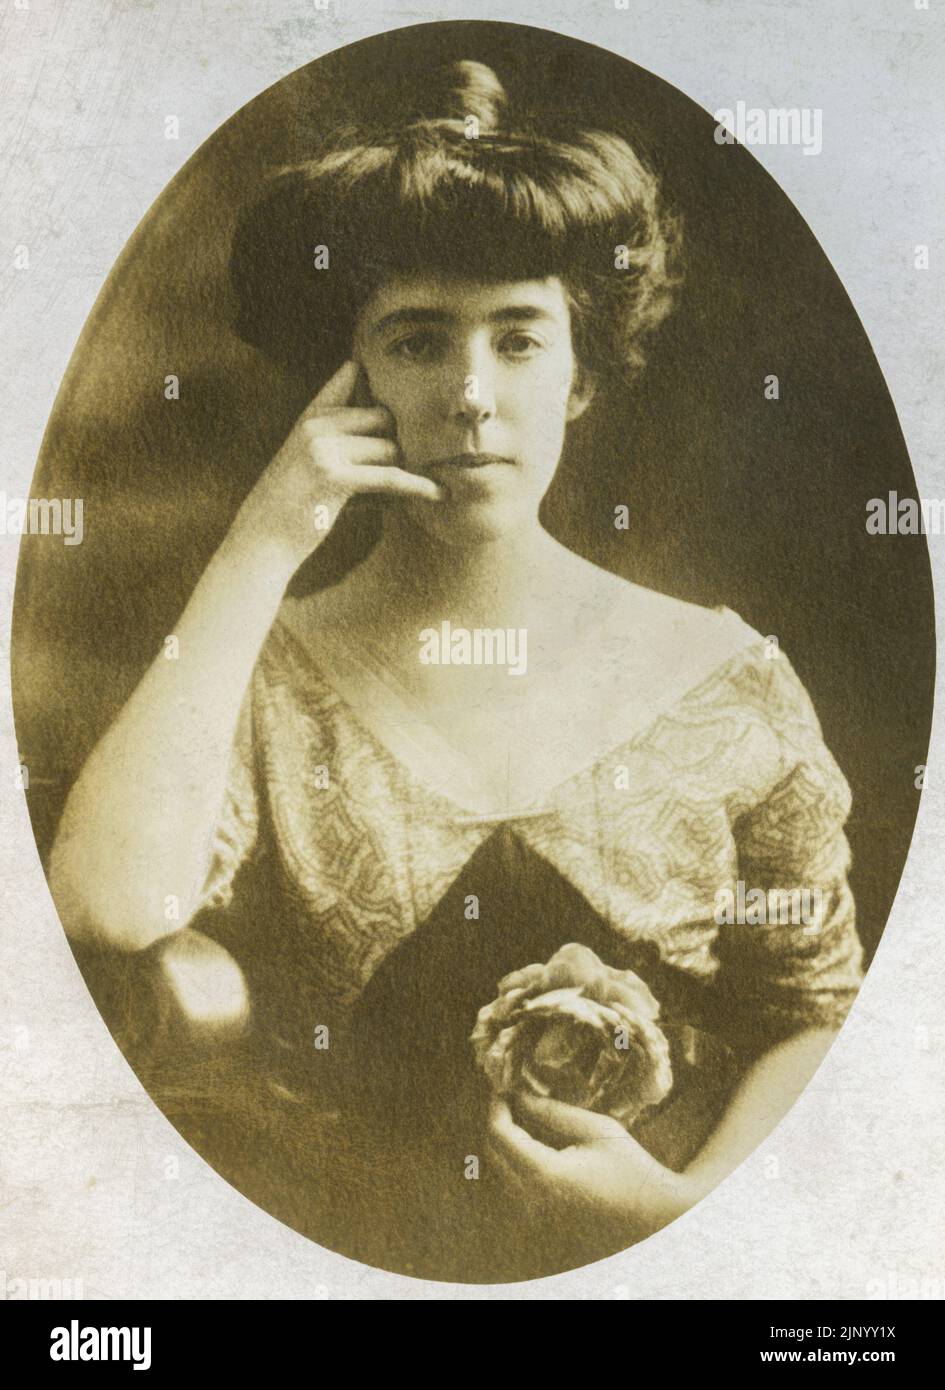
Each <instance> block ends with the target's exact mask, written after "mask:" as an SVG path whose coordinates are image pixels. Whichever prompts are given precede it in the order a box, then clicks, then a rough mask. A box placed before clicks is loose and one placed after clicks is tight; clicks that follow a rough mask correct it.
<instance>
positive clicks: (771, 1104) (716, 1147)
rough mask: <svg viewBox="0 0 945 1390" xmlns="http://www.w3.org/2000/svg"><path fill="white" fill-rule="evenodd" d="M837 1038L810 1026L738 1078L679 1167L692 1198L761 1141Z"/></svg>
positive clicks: (831, 1032)
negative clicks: (706, 1134)
mask: <svg viewBox="0 0 945 1390" xmlns="http://www.w3.org/2000/svg"><path fill="white" fill-rule="evenodd" d="M836 1036H837V1034H836V1030H835V1029H832V1028H810V1029H805V1031H804V1032H801V1033H796V1034H794V1035H793V1036H792V1037H790V1038H787V1039H785V1040H784V1041H783V1042H781V1043H778V1044H777V1045H776V1046H775V1047H772V1048H770V1049H769V1050H768V1051H767V1052H764V1053H763V1054H762V1055H761V1056H760V1057H759V1058H758V1059H757V1061H755V1062H754V1063H753V1064H752V1066H751V1067H750V1068H749V1070H748V1071H747V1072H746V1073H745V1075H744V1076H743V1077H742V1079H741V1081H740V1082H739V1085H738V1087H737V1088H736V1090H735V1092H734V1093H733V1095H732V1097H731V1099H730V1101H729V1103H728V1106H727V1107H726V1110H725V1113H724V1114H723V1115H722V1117H721V1119H720V1121H719V1123H718V1125H717V1126H716V1128H715V1129H714V1130H713V1132H712V1134H711V1136H710V1138H709V1139H708V1141H707V1142H706V1144H705V1145H704V1146H703V1147H702V1149H701V1150H700V1151H699V1153H698V1154H697V1155H696V1157H695V1158H694V1159H693V1160H692V1162H691V1163H690V1164H689V1166H688V1167H687V1168H686V1170H685V1178H686V1180H687V1183H688V1184H689V1185H690V1187H691V1196H692V1200H694V1201H698V1200H699V1198H700V1197H703V1196H705V1194H706V1193H707V1192H711V1190H712V1188H713V1187H715V1185H716V1184H717V1183H719V1182H721V1180H722V1179H723V1178H724V1177H726V1176H727V1175H728V1174H729V1173H731V1172H732V1171H733V1170H734V1169H735V1168H737V1167H738V1165H739V1164H740V1163H741V1162H742V1161H743V1160H744V1159H746V1158H747V1157H748V1155H749V1154H751V1153H753V1152H754V1150H755V1149H756V1148H757V1147H758V1145H759V1144H760V1143H761V1142H762V1140H763V1139H766V1138H767V1137H768V1135H769V1134H770V1133H771V1131H772V1130H773V1129H774V1127H775V1126H776V1125H777V1124H778V1122H779V1121H780V1120H782V1119H783V1118H784V1116H785V1115H786V1114H787V1112H788V1111H789V1110H790V1108H791V1106H792V1105H793V1104H794V1102H795V1101H796V1100H797V1098H798V1096H799V1095H800V1094H801V1092H802V1091H803V1090H804V1088H805V1086H806V1085H807V1083H808V1082H809V1081H810V1079H811V1077H812V1076H813V1074H814V1072H815V1071H816V1070H817V1068H818V1067H819V1066H820V1063H821V1062H822V1061H823V1059H824V1057H825V1056H826V1054H827V1052H828V1050H829V1048H830V1045H831V1043H832V1042H833V1040H834V1038H835V1037H836Z"/></svg>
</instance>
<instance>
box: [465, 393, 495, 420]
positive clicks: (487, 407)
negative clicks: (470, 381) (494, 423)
mask: <svg viewBox="0 0 945 1390" xmlns="http://www.w3.org/2000/svg"><path fill="white" fill-rule="evenodd" d="M456 414H457V416H458V418H459V419H461V420H466V421H468V422H469V423H470V424H475V425H480V424H482V423H483V422H484V421H485V420H491V419H492V417H493V415H494V414H495V406H494V404H492V402H491V401H485V400H483V399H482V398H481V397H480V396H478V395H470V396H467V395H466V394H465V392H464V394H463V398H462V400H461V401H460V402H459V404H458V405H457V408H456Z"/></svg>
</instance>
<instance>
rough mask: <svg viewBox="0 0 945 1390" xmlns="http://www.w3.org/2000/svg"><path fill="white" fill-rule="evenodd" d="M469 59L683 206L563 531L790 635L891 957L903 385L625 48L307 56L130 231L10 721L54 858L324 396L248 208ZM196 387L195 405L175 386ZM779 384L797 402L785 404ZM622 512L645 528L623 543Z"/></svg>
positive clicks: (769, 210)
mask: <svg viewBox="0 0 945 1390" xmlns="http://www.w3.org/2000/svg"><path fill="white" fill-rule="evenodd" d="M457 58H474V59H478V60H480V61H482V62H485V63H488V64H489V65H490V66H492V67H494V68H495V70H496V72H497V74H498V76H499V78H500V79H501V80H502V81H503V82H504V84H505V85H506V88H507V89H508V90H509V92H510V94H511V96H512V98H513V102H514V103H516V104H517V103H519V102H520V103H521V104H522V105H524V106H525V107H530V106H531V107H534V106H538V107H545V108H546V109H550V110H554V111H556V112H560V111H562V110H565V109H570V110H573V111H575V112H576V113H578V114H579V115H580V117H581V118H582V119H584V120H585V121H586V122H587V123H588V124H589V125H599V126H601V127H604V128H612V129H614V130H616V131H618V132H620V133H622V134H623V135H625V136H626V138H628V139H629V140H630V141H631V143H635V144H636V145H637V146H638V147H639V148H640V149H641V152H642V153H644V154H645V155H646V156H647V157H648V158H649V159H650V161H651V163H652V164H653V165H654V166H655V167H656V169H657V171H658V172H659V173H660V174H661V175H662V176H663V178H664V181H665V187H666V191H667V193H668V195H669V197H670V199H671V201H672V202H673V204H674V205H675V206H676V207H677V208H678V210H679V211H680V212H681V213H682V215H683V218H684V237H685V246H686V267H687V272H686V283H685V285H684V286H683V290H682V295H681V299H680V302H679V305H678V307H677V309H676V311H675V313H674V314H673V315H672V316H671V318H670V319H669V320H668V321H667V323H666V324H664V326H663V327H662V329H660V330H659V332H658V333H657V335H656V336H655V337H654V339H653V340H652V342H651V346H650V352H649V366H648V368H647V370H646V372H645V373H644V375H643V376H642V377H641V378H640V380H639V382H638V383H637V384H636V386H635V387H634V388H633V390H632V391H631V390H627V391H625V392H624V393H623V394H622V395H621V396H620V397H619V398H616V399H615V398H610V399H608V400H606V401H605V400H601V399H600V398H599V399H598V401H597V402H596V403H595V405H594V407H593V408H592V409H591V411H589V412H588V414H587V415H586V416H585V417H584V419H583V420H581V421H580V422H578V424H577V425H576V426H575V427H573V432H572V434H571V435H570V436H569V440H568V445H567V448H566V452H565V456H564V459H563V461H562V464H561V468H560V470H559V474H558V477H557V478H556V479H555V483H554V485H553V487H552V490H551V492H550V493H549V495H548V497H547V498H546V500H545V503H544V506H543V512H542V515H543V519H544V521H545V525H546V526H547V528H548V530H549V531H551V532H552V533H553V534H554V535H555V536H557V537H558V538H559V539H560V540H562V541H563V542H564V543H565V544H567V545H569V546H571V547H572V548H573V549H574V550H576V551H579V552H580V553H582V554H584V555H586V556H588V557H589V558H590V559H592V560H594V561H596V562H597V563H599V564H601V565H603V566H605V567H606V568H608V569H610V570H613V571H614V572H615V573H618V574H621V575H623V576H625V577H627V578H629V579H632V580H634V581H635V582H637V583H642V584H646V585H649V586H652V587H654V588H657V589H660V590H662V591H664V592H667V593H671V594H674V595H677V596H679V597H681V598H684V599H688V600H690V601H693V602H697V603H701V604H706V605H715V604H719V603H725V604H727V605H728V606H729V607H730V608H733V609H735V610H736V611H737V612H738V613H740V614H741V615H742V617H743V618H745V620H746V621H747V622H749V623H750V624H751V625H752V626H754V627H756V628H758V629H759V630H760V631H761V632H763V633H766V634H768V633H771V634H775V635H776V636H777V637H778V639H779V641H780V644H781V647H782V648H783V650H784V651H785V652H786V653H787V654H788V656H789V657H790V659H791V660H792V662H793V663H794V665H795V667H796V669H797V671H798V673H799V675H800V677H801V679H802V680H803V681H804V683H805V684H806V686H807V688H808V690H809V691H810V694H811V697H812V699H813V701H814V704H815V706H816V708H817V711H818V713H819V715H820V719H821V723H822V726H823V731H824V737H825V739H826V741H827V743H828V745H829V747H830V748H831V749H832V751H833V752H834V754H835V756H836V758H837V760H838V762H839V763H840V766H841V767H842V769H843V770H844V772H845V773H846V775H847V777H848V778H849V781H850V783H851V786H852V788H853V796H854V809H853V814H852V817H851V820H850V823H849V827H848V830H849V835H850V840H851V843H852V848H853V863H854V869H853V875H852V883H853V890H854V894H855V896H856V900H857V904H858V920H859V925H860V931H861V935H862V936H863V939H864V942H865V943H866V945H867V948H868V949H870V950H872V948H873V947H874V946H875V944H876V942H877V940H878V938H879V935H880V933H881V931H882V928H883V926H884V924H885V921H886V917H887V914H888V912H889V908H890V906H891V903H892V899H893V896H894V894H895V891H896V887H897V885H898V882H899V877H900V874H901V871H902V866H903V863H904V860H905V856H906V853H907V850H908V846H909V842H910V840H911V836H912V829H913V824H914V820H915V814H916V810H917V805H918V796H919V793H918V791H917V790H916V788H915V769H916V767H917V765H918V764H921V763H924V762H925V758H926V750H927V747H928V733H929V723H930V719H931V708H932V688H933V676H934V652H935V642H934V637H935V634H934V620H933V609H932V588H931V578H930V570H929V560H928V550H927V546H926V543H925V539H924V537H895V536H893V537H883V536H868V535H867V534H866V530H865V518H866V510H865V508H866V502H867V500H868V499H869V498H871V497H874V496H885V495H886V494H887V493H888V492H889V491H891V490H894V491H897V492H898V493H899V494H900V496H915V495H916V494H915V484H914V480H913V477H912V472H911V468H910V464H909V459H908V456H907V453H906V449H905V445H904V442H903V439H902V435H901V431H900V428H899V424H898V421H897V418H896V414H895V410H894V408H893V405H892V402H891V400H890V397H889V393H888V391H887V389H886V385H885V382H884V380H883V377H882V374H881V372H880V370H879V367H878V365H877V363H876V360H875V357H874V355H873V352H872V349H871V348H870V345H869V342H868V341H867V338H866V335H865V333H864V330H863V328H862V325H861V324H860V321H859V319H858V317H857V315H856V313H855V311H854V309H853V307H852V305H851V304H850V301H849V299H848V298H847V295H846V293H845V292H844V290H843V287H842V286H841V284H840V282H839V281H838V279H837V277H836V275H835V274H834V272H833V270H832V268H831V266H830V265H829V263H828V262H827V260H826V258H825V256H824V254H823V252H822V251H821V249H820V247H819V246H818V244H817V242H816V241H815V239H814V237H813V235H812V234H811V232H810V230H809V229H808V227H807V225H806V223H805V222H804V220H803V218H802V217H801V216H800V214H799V213H798V212H797V210H796V209H795V208H794V206H793V205H792V204H791V203H790V201H789V200H788V199H787V198H786V197H785V195H784V194H783V193H782V192H781V191H780V189H779V188H778V187H777V185H776V184H775V183H774V181H773V180H772V179H771V178H770V176H769V175H768V174H767V173H766V172H765V171H764V169H763V168H762V166H761V165H760V164H759V163H758V162H756V161H755V160H754V159H753V158H752V156H751V155H750V154H749V152H748V151H747V150H745V149H742V148H740V147H738V146H726V145H722V146H719V145H716V144H715V142H714V140H713V130H714V122H713V120H712V117H711V116H710V115H709V114H708V113H707V112H705V111H703V110H702V109H701V108H700V107H698V106H697V105H695V104H694V103H693V102H691V101H690V100H689V99H688V98H687V97H685V96H683V95H682V94H681V93H680V92H678V91H677V90H676V89H674V88H673V87H671V86H669V85H668V84H666V83H664V82H663V81H661V80H660V79H658V78H656V77H654V76H652V75H651V74H649V73H647V72H645V71H643V70H642V69H640V68H638V67H635V66H634V65H633V64H632V63H630V62H628V61H627V60H625V59H623V58H620V57H617V56H615V55H613V54H610V53H608V52H607V51H605V50H603V49H600V48H596V47H594V46H593V45H589V44H585V43H582V42H579V41H577V40H574V39H570V38H566V37H564V36H561V35H556V34H552V33H549V32H547V31H544V30H537V29H531V28H527V27H525V26H521V25H514V24H502V23H492V22H478V21H469V22H458V23H453V22H451V23H443V24H422V25H417V26H413V27H411V28H408V29H400V30H397V31H395V32H392V33H388V34H383V35H380V36H376V37H374V38H370V39H366V40H364V41H362V42H360V43H358V44H354V45H352V46H350V47H349V48H346V49H344V50H341V51H339V52H337V53H332V54H329V55H327V56H325V57H323V58H321V59H319V60H317V61H316V62H314V63H312V64H310V65H309V66H308V67H306V68H303V69H300V70H299V71H298V72H295V73H293V74H292V75H290V76H289V77H287V78H285V79H284V80H283V81H281V82H280V83H279V84H278V85H277V86H274V87H272V88H271V89H270V90H269V91H267V92H264V93H263V94H262V95H261V96H259V97H258V98H256V99H255V100H254V101H253V102H251V103H250V104H249V105H248V106H246V107H244V108H243V110H241V111H240V112H238V113H237V114H236V115H235V116H234V117H233V118H232V119H231V120H230V121H228V122H227V124H226V125H225V126H224V127H223V128H222V129H221V130H220V131H218V132H217V133H216V134H215V135H214V136H213V137H212V138H211V139H210V140H208V141H207V142H206V144H205V145H204V146H203V147H202V148H201V149H200V150H199V151H198V152H197V154H196V155H194V157H193V158H192V159H191V160H190V161H189V162H188V164H187V165H186V166H185V167H184V169H183V170H182V171H181V173H180V174H179V175H178V176H177V177H176V178H175V179H174V180H173V182H172V183H171V184H170V186H169V188H168V189H167V190H166V191H165V193H164V194H163V195H162V196H161V198H160V199H159V200H158V201H157V203H156V204H155V205H154V207H153V208H152V209H151V210H150V211H149V213H148V214H147V216H146V217H145V219H144V220H143V222H142V223H141V225H140V227H139V228H138V230H137V231H136V233H135V235H134V236H133V237H132V238H131V240H130V242H129V244H128V246H127V247H126V249H125V251H124V253H123V255H122V257H121V258H120V260H119V262H118V264H117V266H116V267H115V269H114V271H113V272H112V274H111V276H110V277H109V280H108V282H107V284H106V286H105V288H104V289H103V291H102V293H101V295H100V297H99V300H98V302H97V304H96V306H95V309H94V311H93V313H92V315H91V316H90V318H89V321H88V323H87V325H86V328H85V330H84V332H83V335H82V337H81V339H80V342H79V345H78V347H77V349H76V351H75V354H74V356H73V359H72V362H71V364H70V367H69V371H68V373H67V375H66V378H65V380H64V383H63V386H62V388H61V390H60V393H59V397H58V399H57V402H56V406H55V409H54V412H53V415H52V418H51V420H50V424H49V427H48V429H47V433H46V437H45V440H44V444H43V449H42V453H41V457H40V461H39V465H38V469H37V474H36V478H35V481H34V486H33V495H34V496H40V497H82V498H83V499H84V506H85V540H84V543H83V544H82V545H81V546H76V547H67V546H64V545H63V544H62V541H61V539H57V538H53V537H25V538H24V540H23V546H22V551H21V560H20V568H19V574H18V583H17V591H16V602H15V609H14V638H13V688H14V707H15V713H16V724H17V733H18V739H19V748H20V756H21V760H22V761H23V762H25V763H26V764H27V765H28V767H29V770H30V789H29V793H28V800H29V808H30V813H31V815H32V818H33V825H34V829H35V832H36V836H37V842H38V845H39V849H40V853H41V854H42V855H43V856H44V857H45V855H46V854H47V853H48V849H49V846H50V842H51V839H52V835H53V832H54V829H55V824H56V821H57V818H58V815H59V812H60V810H61V806H62V803H63V801H64V799H65V795H66V792H67V790H68V787H69V785H70V783H71V781H72V779H73V778H74V777H75V775H76V774H77V772H78V770H79V768H80V767H81V765H82V763H83V761H84V759H85V757H86V756H87V754H88V753H89V751H90V750H91V747H92V746H93V744H94V742H95V741H96V739H97V738H98V737H99V736H100V734H101V733H102V732H103V731H104V729H105V728H106V727H107V725H108V723H109V722H110V721H111V720H112V719H113V718H114V716H115V714H116V713H117V711H118V710H119V709H120V707H121V705H122V703H123V702H124V700H125V699H126V698H127V696H128V695H129V694H130V692H131V690H132V689H133V687H134V685H135V684H136V682H137V680H138V679H139V678H140V676H141V675H142V674H143V672H144V670H145V668H146V667H147V665H148V664H149V662H150V661H151V660H152V659H153V657H154V656H155V655H156V653H157V651H158V649H159V645H160V643H161V640H162V639H163V637H164V636H165V634H167V633H168V632H171V631H173V628H174V624H175V622H176V619H177V617H178V615H179V613H180V611H181V609H182V608H183V606H184V604H185V603H186V601H187V598H188V596H189V594H190V592H191V590H192V589H193V586H194V585H195V583H196V581H197V579H198V578H199V576H200V574H201V572H202V570H203V568H204V566H205V565H206V563H207V561H208V559H209V558H210V555H211V554H212V553H213V550H214V548H215V547H216V546H217V545H218V543H219V542H220V540H221V539H222V537H223V536H224V534H225V532H226V530H227V527H228V525H229V523H230V521H231V519H232V517H233V515H234V513H235V510H236V508H237V507H238V505H239V502H240V501H241V499H242V497H243V496H244V495H245V494H246V492H247V491H248V490H249V488H250V486H251V485H252V483H253V482H254V481H255V479H256V477H257V476H258V475H259V473H260V471H261V470H262V469H263V468H264V467H265V465H266V463H267V462H268V460H269V458H270V457H271V456H272V454H273V453H274V451H275V449H276V448H277V447H278V445H279V444H280V443H281V441H282V439H283V438H284V436H285V434H286V433H287V432H288V429H289V427H290V426H291V424H292V422H293V420H294V418H295V416H296V415H297V413H298V411H299V410H300V409H301V407H302V406H303V405H304V404H305V403H306V402H307V401H308V400H309V399H310V398H311V396H312V395H313V394H314V392H315V390H316V389H317V387H318V386H319V385H320V384H321V383H320V381H311V380H302V379H290V378H289V377H288V376H283V375H280V374H279V373H278V372H277V371H276V369H275V368H273V367H271V366H270V365H268V364H267V363H266V361H265V360H264V359H263V358H261V357H260V356H259V355H258V354H257V353H256V352H254V351H253V350H252V349H250V348H247V347H245V346H244V345H243V344H242V343H240V342H239V341H238V340H237V339H236V337H235V336H234V334H233V332H232V330H231V328H230V315H231V313H232V303H231V300H230V297H229V296H230V291H229V288H228V285H227V279H226V262H227V256H228V252H229V237H230V232H231V228H232V225H233V222H234V219H235V214H236V210H237V208H238V207H239V206H240V204H241V203H242V202H243V201H244V200H246V199H248V198H250V197H252V196H253V195H254V194H255V192H256V190H257V189H258V187H259V185H260V183H261V181H262V179H263V177H264V174H265V172H266V171H267V169H268V168H269V167H270V166H271V165H274V164H276V165H277V164H281V163H286V162H291V161H294V160H297V159H302V158H305V157H306V156H307V155H309V154H310V153H311V145H312V140H313V137H319V136H321V135H323V134H324V132H325V131H326V130H327V129H329V128H330V126H331V125H332V124H334V123H335V121H337V120H339V119H341V120H343V121H348V120H350V119H351V118H352V117H355V118H357V117H359V116H377V115H383V114H384V103H385V101H386V100H389V99H393V97H392V96H390V95H389V94H395V95H396V100H397V101H398V102H401V101H402V99H403V89H404V87H405V86H409V84H410V83H411V82H412V81H413V82H418V83H419V84H420V87H421V89H422V84H423V73H424V69H426V68H429V67H431V66H433V65H435V64H438V63H440V62H442V61H448V60H451V59H457ZM398 109H401V108H400V107H399V106H398ZM797 153H798V156H799V157H800V150H798V151H797ZM378 235H381V236H382V235H383V228H378ZM329 365H330V366H333V365H334V364H328V365H326V372H325V375H327V374H328V369H329ZM171 373H173V374H175V375H177V376H178V377H179V378H180V383H181V395H180V400H179V401H166V400H165V399H164V394H163V393H164V379H165V376H167V375H168V374H171ZM770 373H774V374H776V375H777V376H778V378H779V380H780V390H781V398H780V400H778V401H767V400H765V398H764V378H765V376H766V375H768V374H770ZM618 503H627V504H628V505H629V507H630V515H631V526H630V529H629V531H617V530H615V529H614V526H613V516H614V506H615V505H616V504H618ZM343 521H344V519H343ZM349 536H351V531H350V527H349V528H348V530H340V529H339V530H338V534H337V535H333V536H332V538H331V540H330V542H329V544H330V545H332V546H333V549H332V550H331V551H330V552H329V550H328V547H327V546H326V547H324V548H323V549H324V554H323V553H322V552H319V556H318V557H316V562H315V563H313V567H312V573H311V574H310V575H309V576H308V579H309V582H314V583H318V582H321V581H320V578H319V566H321V567H322V576H321V577H322V579H323V578H324V574H325V573H326V572H327V571H326V570H325V565H326V564H333V565H334V566H335V567H336V568H337V566H338V564H339V563H340V564H342V565H343V564H344V563H345V562H346V561H350V558H351V554H350V553H349V554H347V555H346V551H345V545H346V537H349ZM354 540H355V541H356V540H357V538H356V537H355V538H354ZM352 553H353V552H352ZM631 640H632V635H631V634H628V641H631Z"/></svg>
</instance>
